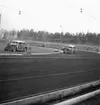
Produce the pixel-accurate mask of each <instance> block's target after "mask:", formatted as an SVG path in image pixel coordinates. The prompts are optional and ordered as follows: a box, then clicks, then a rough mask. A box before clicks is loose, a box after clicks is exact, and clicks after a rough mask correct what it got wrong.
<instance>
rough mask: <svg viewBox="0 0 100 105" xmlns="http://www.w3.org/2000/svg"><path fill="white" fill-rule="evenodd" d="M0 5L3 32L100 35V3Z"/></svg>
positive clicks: (53, 0) (40, 0)
mask: <svg viewBox="0 0 100 105" xmlns="http://www.w3.org/2000/svg"><path fill="white" fill-rule="evenodd" d="M0 5H3V6H5V7H2V6H0V12H1V14H2V21H1V22H2V24H1V28H4V29H17V30H18V29H23V28H26V29H34V30H45V31H49V32H61V31H63V32H72V33H73V32H74V33H76V32H87V31H90V32H100V0H0ZM80 8H83V12H82V13H80ZM18 10H21V11H22V12H21V15H19V14H18ZM60 26H61V27H60Z"/></svg>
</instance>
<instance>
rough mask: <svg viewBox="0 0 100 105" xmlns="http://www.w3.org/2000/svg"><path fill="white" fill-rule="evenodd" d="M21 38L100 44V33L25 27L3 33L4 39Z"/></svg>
mask: <svg viewBox="0 0 100 105" xmlns="http://www.w3.org/2000/svg"><path fill="white" fill-rule="evenodd" d="M8 36H10V37H12V38H16V39H21V40H34V41H50V42H62V43H74V44H78V43H80V44H93V45H99V42H100V33H98V34H97V33H91V32H87V33H81V32H80V33H69V32H66V33H63V32H62V33H59V32H55V33H49V32H46V31H34V30H33V29H31V30H27V29H23V30H21V31H15V30H12V31H4V32H3V34H2V38H3V39H8V38H9V37H8Z"/></svg>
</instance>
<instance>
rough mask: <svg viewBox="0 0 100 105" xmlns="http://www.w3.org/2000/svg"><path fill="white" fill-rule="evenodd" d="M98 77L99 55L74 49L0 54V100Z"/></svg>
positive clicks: (59, 87)
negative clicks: (60, 52) (24, 53)
mask: <svg viewBox="0 0 100 105" xmlns="http://www.w3.org/2000/svg"><path fill="white" fill-rule="evenodd" d="M99 78H100V55H99V54H96V53H92V52H91V53H90V52H82V51H77V52H76V54H72V55H68V54H52V55H33V56H16V57H15V56H10V57H9V56H8V57H7V56H6V57H5V56H1V57H0V103H2V102H6V101H9V100H12V99H13V100H14V99H18V98H21V97H26V96H30V95H38V94H41V93H44V92H47V91H53V90H56V89H61V88H68V87H72V86H75V85H79V84H83V83H86V82H90V81H95V80H98V79H99Z"/></svg>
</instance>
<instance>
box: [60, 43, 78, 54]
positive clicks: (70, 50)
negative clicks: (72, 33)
mask: <svg viewBox="0 0 100 105" xmlns="http://www.w3.org/2000/svg"><path fill="white" fill-rule="evenodd" d="M61 50H62V51H63V53H64V54H74V53H75V51H76V47H75V46H74V45H67V46H64V47H63V48H62V49H61Z"/></svg>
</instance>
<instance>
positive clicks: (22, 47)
mask: <svg viewBox="0 0 100 105" xmlns="http://www.w3.org/2000/svg"><path fill="white" fill-rule="evenodd" d="M28 46H29V45H28V44H26V43H25V41H20V40H12V41H10V42H9V43H8V44H7V45H6V47H5V48H4V50H5V51H13V52H16V51H24V52H27V49H28Z"/></svg>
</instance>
